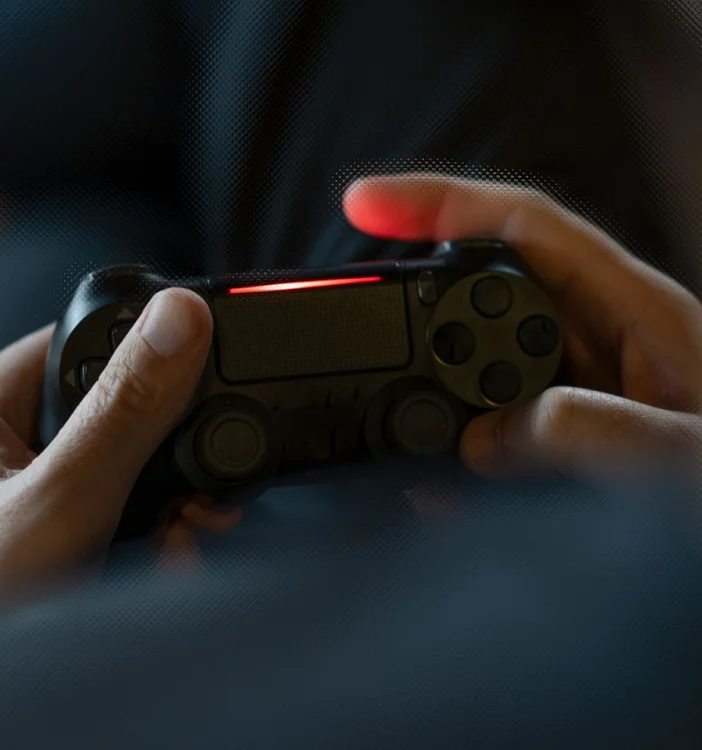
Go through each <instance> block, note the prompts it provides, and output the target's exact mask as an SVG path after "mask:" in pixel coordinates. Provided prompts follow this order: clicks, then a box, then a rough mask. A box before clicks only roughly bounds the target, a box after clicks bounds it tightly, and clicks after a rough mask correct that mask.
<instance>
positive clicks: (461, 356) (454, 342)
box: [432, 323, 475, 365]
mask: <svg viewBox="0 0 702 750" xmlns="http://www.w3.org/2000/svg"><path fill="white" fill-rule="evenodd" d="M432 346H433V348H434V354H436V356H437V357H438V358H439V359H440V360H441V361H442V362H443V363H444V364H447V365H462V364H464V363H465V362H467V361H468V360H469V359H470V358H471V357H472V356H473V352H474V351H475V337H474V336H473V334H472V333H471V332H470V330H469V329H468V328H466V327H465V326H464V325H461V324H460V323H446V324H445V325H443V326H441V328H439V329H438V330H437V331H436V333H435V334H434V339H433V341H432Z"/></svg>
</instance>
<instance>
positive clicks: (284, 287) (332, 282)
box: [228, 276, 383, 294]
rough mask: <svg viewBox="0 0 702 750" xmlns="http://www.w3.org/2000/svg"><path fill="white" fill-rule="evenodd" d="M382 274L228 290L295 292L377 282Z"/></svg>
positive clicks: (253, 292) (238, 291)
mask: <svg viewBox="0 0 702 750" xmlns="http://www.w3.org/2000/svg"><path fill="white" fill-rule="evenodd" d="M382 280H383V277H382V276H357V277H356V278H348V279H315V280H310V281H285V282H281V283H279V284H261V285H260V286H240V287H234V288H232V289H229V290H228V293H229V294H261V293H263V292H293V291H299V290H300V289H320V288H328V287H332V286H351V285H353V284H377V283H378V282H379V281H382Z"/></svg>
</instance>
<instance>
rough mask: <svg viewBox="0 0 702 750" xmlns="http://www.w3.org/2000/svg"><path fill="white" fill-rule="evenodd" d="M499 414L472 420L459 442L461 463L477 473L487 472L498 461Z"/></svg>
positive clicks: (492, 413) (495, 413) (486, 415)
mask: <svg viewBox="0 0 702 750" xmlns="http://www.w3.org/2000/svg"><path fill="white" fill-rule="evenodd" d="M499 424H500V414H499V413H498V412H491V413H490V414H485V415H484V416H481V417H478V418H477V419H474V420H473V421H472V422H470V424H469V425H468V427H467V428H466V430H465V432H464V433H463V439H462V440H461V456H462V458H463V461H464V462H465V463H466V464H468V466H470V467H471V468H473V469H475V470H477V471H489V470H491V469H492V468H494V467H495V466H496V465H497V463H498V460H499V456H500V453H499V442H498V429H499Z"/></svg>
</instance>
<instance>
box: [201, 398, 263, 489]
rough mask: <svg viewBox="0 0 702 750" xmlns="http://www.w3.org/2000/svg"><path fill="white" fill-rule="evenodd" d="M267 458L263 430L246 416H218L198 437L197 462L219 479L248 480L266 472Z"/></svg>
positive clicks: (203, 426)
mask: <svg viewBox="0 0 702 750" xmlns="http://www.w3.org/2000/svg"><path fill="white" fill-rule="evenodd" d="M267 454H268V450H267V440H266V433H265V430H264V428H263V426H262V425H261V424H260V423H259V422H258V420H257V419H255V417H253V416H252V415H251V414H247V413H245V412H236V411H227V412H224V413H219V414H216V415H214V416H212V417H210V418H209V419H207V420H206V421H205V422H204V423H203V425H202V426H201V427H200V429H199V430H198V431H197V433H196V435H195V458H196V460H197V462H198V464H199V465H200V468H201V469H202V470H203V471H204V472H205V473H207V474H209V475H211V476H213V477H215V478H216V479H222V480H225V481H242V480H244V479H248V478H249V477H252V476H254V475H255V474H256V473H257V472H259V471H260V470H261V469H262V468H263V466H264V465H265V462H266V458H267Z"/></svg>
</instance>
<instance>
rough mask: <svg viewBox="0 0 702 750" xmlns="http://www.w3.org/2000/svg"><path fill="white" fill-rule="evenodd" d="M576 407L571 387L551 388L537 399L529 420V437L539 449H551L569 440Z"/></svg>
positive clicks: (575, 393)
mask: <svg viewBox="0 0 702 750" xmlns="http://www.w3.org/2000/svg"><path fill="white" fill-rule="evenodd" d="M577 408H578V397H577V392H576V391H575V389H573V388H552V389H550V390H548V391H545V392H544V393H543V394H542V396H541V398H540V399H539V400H538V402H537V404H536V406H535V408H534V414H533V419H532V420H530V430H531V433H532V434H531V436H530V437H531V439H532V442H533V444H534V445H536V446H537V447H538V448H539V449H542V450H546V451H552V450H554V449H558V448H559V447H562V446H563V445H564V444H566V443H568V442H570V439H571V435H572V430H573V425H574V417H575V413H576V411H577Z"/></svg>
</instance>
